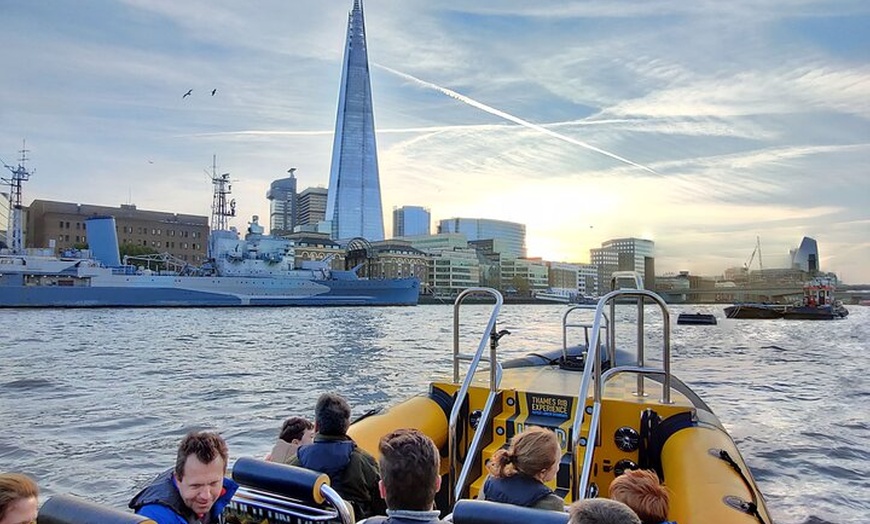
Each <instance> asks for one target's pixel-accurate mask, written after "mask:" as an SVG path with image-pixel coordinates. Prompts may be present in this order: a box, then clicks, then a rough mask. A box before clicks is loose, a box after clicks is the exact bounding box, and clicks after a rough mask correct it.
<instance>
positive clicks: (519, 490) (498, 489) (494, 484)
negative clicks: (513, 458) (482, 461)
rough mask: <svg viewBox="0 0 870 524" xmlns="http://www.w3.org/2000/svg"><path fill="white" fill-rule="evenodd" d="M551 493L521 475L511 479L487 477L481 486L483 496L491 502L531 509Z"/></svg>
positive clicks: (529, 478)
mask: <svg viewBox="0 0 870 524" xmlns="http://www.w3.org/2000/svg"><path fill="white" fill-rule="evenodd" d="M552 493H553V490H551V489H550V488H548V487H547V486H545V485H544V484H542V483H541V482H539V481H538V480H535V479H533V478H531V477H527V476H526V475H523V474H522V473H517V474H516V475H513V476H512V477H502V478H496V477H489V478H488V479H486V482H484V484H483V496H484V497H485V498H486V500H489V501H492V502H502V503H506V504H514V505H516V506H525V507H527V508H531V507H533V506H534V505H535V504H536V503H537V502H538V501H539V500H541V499H543V498H544V497H546V496H547V495H550V494H552Z"/></svg>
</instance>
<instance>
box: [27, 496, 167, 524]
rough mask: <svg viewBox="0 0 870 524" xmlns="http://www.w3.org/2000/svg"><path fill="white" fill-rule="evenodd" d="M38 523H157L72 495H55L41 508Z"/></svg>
mask: <svg viewBox="0 0 870 524" xmlns="http://www.w3.org/2000/svg"><path fill="white" fill-rule="evenodd" d="M36 522H37V524H97V523H99V524H155V522H154V521H153V520H151V519H149V518H147V517H142V516H139V515H134V514H132V513H126V512H124V511H121V510H118V509H114V508H107V507H105V506H101V505H99V504H96V503H94V502H90V501H88V500H83V499H80V498H77V497H73V496H71V495H55V496H53V497H51V498H50V499H48V500H47V501H45V504H43V505H42V507H41V508H39V516H38V517H37V518H36Z"/></svg>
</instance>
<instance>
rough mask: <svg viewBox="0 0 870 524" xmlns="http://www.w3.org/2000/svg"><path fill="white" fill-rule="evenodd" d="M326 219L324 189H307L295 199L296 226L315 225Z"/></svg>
mask: <svg viewBox="0 0 870 524" xmlns="http://www.w3.org/2000/svg"><path fill="white" fill-rule="evenodd" d="M325 217H326V188H325V187H309V188H307V189H305V190H303V191H302V192H301V193H299V196H298V197H297V198H296V224H297V225H299V226H309V225H312V226H313V225H317V223H318V222H322V221H323V220H324V218H325Z"/></svg>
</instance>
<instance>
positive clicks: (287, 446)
mask: <svg viewBox="0 0 870 524" xmlns="http://www.w3.org/2000/svg"><path fill="white" fill-rule="evenodd" d="M312 442H314V423H313V422H311V421H310V420H308V419H307V418H305V417H290V418H288V419H287V420H285V421H284V424H283V425H282V426H281V435H280V436H279V437H278V441H277V442H275V445H274V446H273V447H272V452H271V453H269V455H268V456H267V457H266V460H268V461H270V462H280V463H281V464H290V462H291V461H292V460H293V458H294V457H295V456H296V451H298V450H299V446H304V445H305V444H311V443H312Z"/></svg>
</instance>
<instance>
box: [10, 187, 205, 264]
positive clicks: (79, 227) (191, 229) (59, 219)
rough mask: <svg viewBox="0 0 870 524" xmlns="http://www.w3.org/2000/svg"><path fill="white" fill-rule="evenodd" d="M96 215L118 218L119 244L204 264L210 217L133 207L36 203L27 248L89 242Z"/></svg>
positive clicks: (32, 206) (69, 246) (29, 217)
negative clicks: (90, 223) (90, 224)
mask: <svg viewBox="0 0 870 524" xmlns="http://www.w3.org/2000/svg"><path fill="white" fill-rule="evenodd" d="M93 216H111V217H114V218H115V225H116V229H117V232H118V243H119V244H120V245H125V244H132V245H135V246H143V247H149V248H151V249H153V250H154V251H156V252H158V253H164V252H165V253H169V254H171V255H172V256H174V257H176V258H179V259H181V260H185V261H188V262H190V263H192V264H197V265H198V264H201V263H202V262H204V261H205V257H206V245H207V243H208V234H209V227H208V217H205V216H198V215H184V214H180V213H166V212H163V211H146V210H142V209H137V208H136V206H135V205H134V204H121V206H120V207H109V206H95V205H90V204H74V203H71V202H55V201H51V200H34V201H33V202H32V203H31V204H30V207H29V209H28V213H27V231H28V235H27V237H26V243H25V245H26V246H27V247H36V248H43V247H51V246H54V248H55V249H56V251H57V252H62V251H64V250H66V249H72V248H74V247H77V246H83V245H85V244H87V243H88V232H87V230H86V228H85V220H86V219H88V218H90V217H93Z"/></svg>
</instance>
